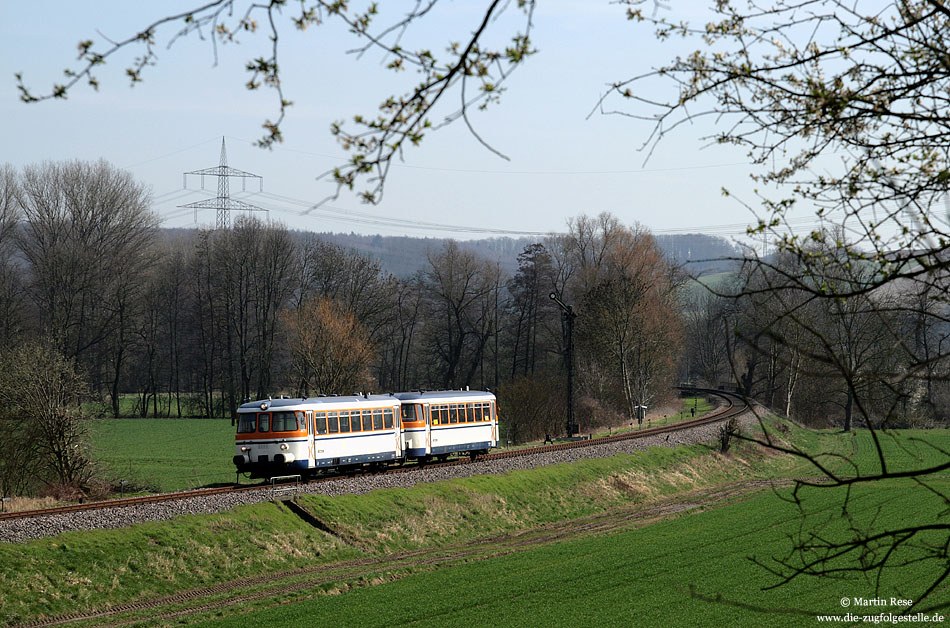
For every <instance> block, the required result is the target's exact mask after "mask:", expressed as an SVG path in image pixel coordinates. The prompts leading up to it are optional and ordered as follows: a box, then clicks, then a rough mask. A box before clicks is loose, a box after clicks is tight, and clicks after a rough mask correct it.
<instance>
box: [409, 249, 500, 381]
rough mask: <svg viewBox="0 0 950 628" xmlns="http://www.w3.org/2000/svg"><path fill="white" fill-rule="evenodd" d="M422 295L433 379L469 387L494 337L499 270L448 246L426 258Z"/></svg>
mask: <svg viewBox="0 0 950 628" xmlns="http://www.w3.org/2000/svg"><path fill="white" fill-rule="evenodd" d="M428 261H429V269H428V271H427V272H426V274H425V281H424V283H423V294H424V297H425V299H426V304H427V305H426V314H425V316H426V331H427V340H426V349H428V350H429V351H431V354H430V356H429V357H428V359H429V360H430V361H431V362H433V363H434V365H435V371H434V372H433V373H432V376H433V377H434V378H435V383H436V384H437V385H440V386H443V387H445V388H449V387H459V386H465V385H468V384H469V382H470V380H471V379H472V378H473V377H474V375H475V373H476V369H477V368H478V366H479V365H480V364H481V362H482V360H483V359H484V357H485V351H486V348H487V343H488V340H489V338H490V337H491V336H492V335H493V334H494V332H495V325H494V312H495V307H494V305H495V303H494V294H495V292H496V291H497V290H498V275H499V269H498V267H497V266H496V265H494V264H491V263H490V262H488V261H486V260H484V259H482V258H480V257H479V256H478V255H477V254H475V253H472V252H470V251H466V250H464V249H462V248H461V247H460V246H459V245H458V243H457V242H455V241H453V240H449V241H448V242H446V244H445V247H444V248H443V250H442V251H441V252H439V253H431V252H430V253H429V254H428Z"/></svg>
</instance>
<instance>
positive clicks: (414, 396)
mask: <svg viewBox="0 0 950 628" xmlns="http://www.w3.org/2000/svg"><path fill="white" fill-rule="evenodd" d="M395 396H396V397H398V398H399V400H400V401H416V400H423V401H428V400H439V401H441V400H445V399H460V400H462V399H474V398H479V399H485V398H486V397H488V398H490V399H494V398H495V395H493V394H492V393H490V392H488V391H484V390H423V391H418V390H414V391H411V392H398V393H395Z"/></svg>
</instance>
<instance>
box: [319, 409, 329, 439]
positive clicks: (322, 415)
mask: <svg viewBox="0 0 950 628" xmlns="http://www.w3.org/2000/svg"><path fill="white" fill-rule="evenodd" d="M326 433H327V413H326V412H317V434H326Z"/></svg>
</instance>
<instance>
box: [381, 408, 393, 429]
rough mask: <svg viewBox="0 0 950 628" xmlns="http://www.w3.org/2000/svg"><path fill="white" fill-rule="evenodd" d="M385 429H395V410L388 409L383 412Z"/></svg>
mask: <svg viewBox="0 0 950 628" xmlns="http://www.w3.org/2000/svg"><path fill="white" fill-rule="evenodd" d="M383 427H385V428H386V429H387V430H391V429H393V409H392V408H386V409H385V410H383Z"/></svg>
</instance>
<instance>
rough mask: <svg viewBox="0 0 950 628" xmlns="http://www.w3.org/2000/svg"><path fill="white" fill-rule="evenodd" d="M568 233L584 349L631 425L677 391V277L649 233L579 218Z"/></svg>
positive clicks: (606, 218)
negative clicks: (641, 410) (639, 412)
mask: <svg viewBox="0 0 950 628" xmlns="http://www.w3.org/2000/svg"><path fill="white" fill-rule="evenodd" d="M570 227H571V228H570V230H569V232H568V234H567V235H566V236H565V238H566V239H567V241H568V245H567V250H568V251H570V253H571V255H572V259H573V260H574V264H575V266H576V267H577V269H578V270H577V271H576V273H575V275H574V277H575V280H574V282H572V283H571V284H569V287H570V290H571V292H572V293H573V294H574V295H576V298H577V299H578V302H579V304H580V308H579V310H578V332H579V333H578V335H579V341H580V346H579V349H580V352H581V353H584V352H587V353H589V354H590V357H591V358H593V359H594V360H595V361H599V362H601V363H602V366H603V367H604V368H603V371H604V372H606V373H609V374H610V376H611V377H610V379H611V381H615V382H616V383H617V384H618V387H617V389H618V390H620V391H621V395H622V400H623V404H624V414H625V415H626V416H627V418H628V419H629V420H632V419H633V418H634V417H635V416H636V411H635V407H636V406H638V405H644V406H650V405H652V404H653V401H654V399H655V398H656V397H657V396H658V395H667V394H668V393H669V390H670V389H671V388H672V383H673V381H672V380H673V377H674V376H675V367H676V361H677V359H678V355H679V350H678V347H679V344H680V337H681V335H680V327H681V325H680V321H679V312H678V309H679V308H678V304H677V300H676V283H675V282H674V281H673V278H674V274H673V271H672V269H671V267H670V266H669V265H668V264H667V263H666V262H665V260H664V259H663V257H662V254H661V253H660V251H659V249H658V248H657V246H656V243H655V242H654V241H653V238H652V237H650V236H649V234H647V233H646V232H645V231H643V230H642V229H639V228H632V229H631V228H627V227H624V226H623V225H621V224H620V223H619V221H617V219H616V218H615V217H613V216H611V215H610V214H601V215H600V216H598V217H597V218H595V219H591V218H589V217H586V216H582V217H580V218H578V219H576V220H574V221H573V222H572V223H571V225H570ZM582 359H583V358H582ZM587 372H588V373H590V372H592V371H590V370H589V369H588V371H587Z"/></svg>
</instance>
